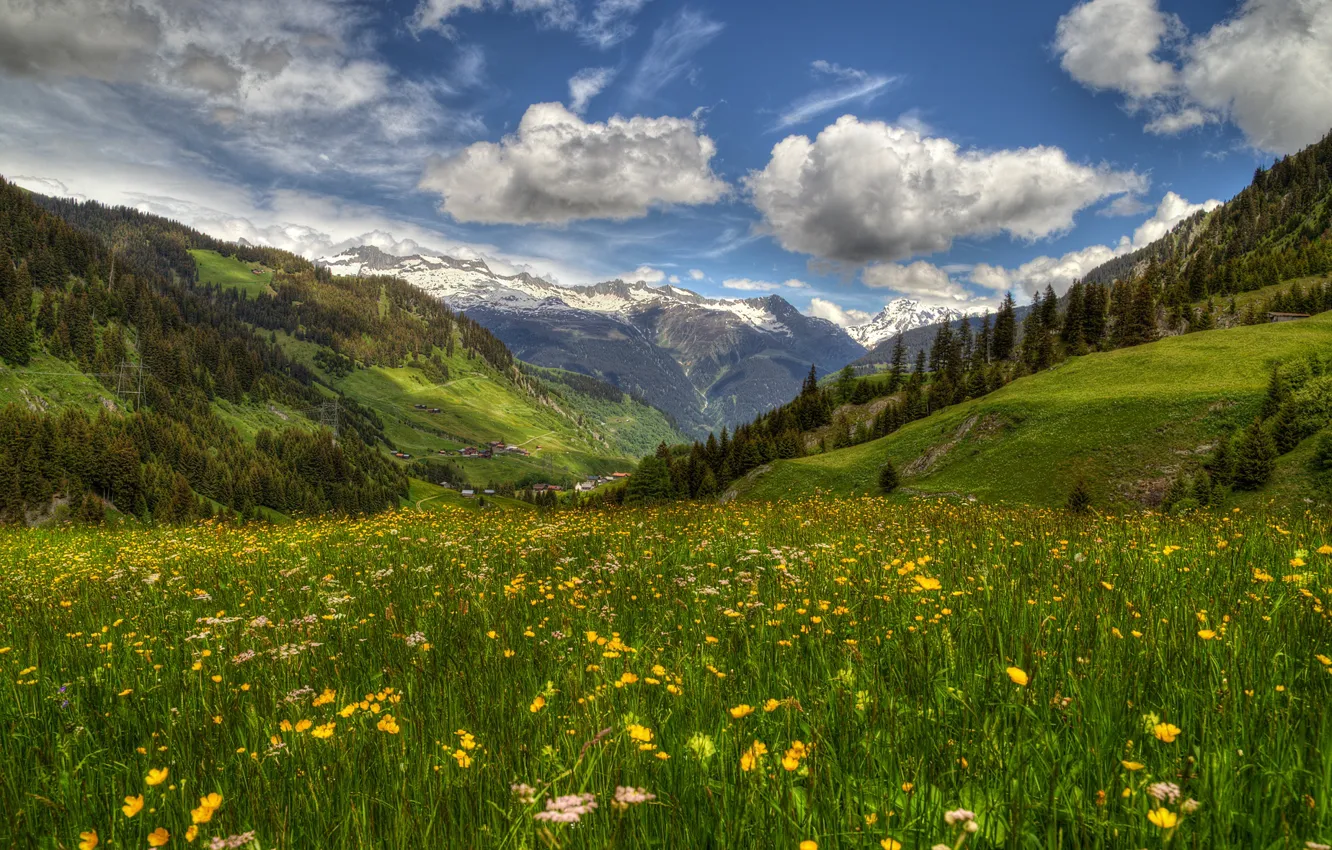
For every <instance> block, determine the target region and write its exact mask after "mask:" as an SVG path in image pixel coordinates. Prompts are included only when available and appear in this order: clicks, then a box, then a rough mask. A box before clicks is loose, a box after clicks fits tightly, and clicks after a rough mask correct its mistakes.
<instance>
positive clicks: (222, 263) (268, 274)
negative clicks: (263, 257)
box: [190, 248, 273, 298]
mask: <svg viewBox="0 0 1332 850" xmlns="http://www.w3.org/2000/svg"><path fill="white" fill-rule="evenodd" d="M190 256H191V257H194V261H195V263H197V264H198V266H199V282H200V283H202V284H204V285H205V286H220V287H222V288H223V289H230V290H237V291H240V292H244V293H245V294H246V295H247V296H249V297H250V298H257V297H259V296H260V295H265V294H272V291H273V290H272V288H271V286H270V285H271V284H272V283H273V270H272V269H270V268H268V267H266V266H264V265H263V264H262V263H246V262H242V261H241V260H239V259H237V258H236V257H227V256H223V255H222V254H219V253H218V252H217V251H206V250H202V249H197V248H196V249H194V250H192V251H190ZM256 272H257V273H256Z"/></svg>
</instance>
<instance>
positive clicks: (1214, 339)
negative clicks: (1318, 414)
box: [737, 314, 1332, 505]
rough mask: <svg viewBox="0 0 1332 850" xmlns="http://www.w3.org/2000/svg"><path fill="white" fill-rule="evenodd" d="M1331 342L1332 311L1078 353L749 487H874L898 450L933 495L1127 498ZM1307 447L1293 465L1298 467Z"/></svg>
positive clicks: (779, 491) (904, 465)
mask: <svg viewBox="0 0 1332 850" xmlns="http://www.w3.org/2000/svg"><path fill="white" fill-rule="evenodd" d="M1328 346H1332V314H1325V315H1321V316H1316V317H1314V318H1312V319H1308V320H1304V321H1300V322H1291V323H1285V324H1279V325H1258V326H1252V327H1242V328H1234V329H1230V330H1222V331H1210V332H1207V333H1199V334H1191V335H1188V336H1183V337H1172V338H1169V339H1165V340H1162V341H1160V342H1157V343H1154V344H1151V345H1145V346H1138V347H1135V348H1128V349H1121V350H1119V351H1112V352H1107V353H1102V354H1092V355H1088V356H1086V357H1080V358H1074V359H1072V360H1069V361H1066V362H1065V363H1062V364H1060V365H1059V366H1058V367H1056V368H1054V369H1051V370H1050V371H1048V372H1043V373H1041V374H1038V375H1033V376H1030V377H1027V378H1022V379H1020V380H1018V381H1014V382H1013V383H1012V384H1010V385H1008V386H1007V387H1004V388H1003V389H1001V390H999V391H998V392H996V393H993V394H991V395H990V396H987V397H986V398H982V399H977V400H975V401H970V402H967V403H965V404H961V405H957V406H955V407H952V408H949V409H947V410H945V411H943V412H941V413H937V414H935V415H933V416H930V417H929V418H927V419H924V420H921V421H918V422H914V423H912V424H911V425H908V426H907V427H905V428H903V429H902V430H901V431H899V432H897V433H896V434H892V435H890V436H888V437H885V438H883V439H881V440H876V441H874V442H871V443H866V444H863V445H860V446H855V447H852V448H849V449H843V450H841V451H836V452H831V453H829V454H826V455H817V456H813V457H808V458H802V459H800V460H795V461H779V462H777V463H776V464H774V465H773V467H772V469H771V470H770V471H768V472H767V473H766V474H764V475H760V476H757V477H756V478H754V479H753V480H751V481H748V482H743V483H742V484H741V485H739V487H738V488H737V489H738V491H739V492H740V494H741V495H742V496H744V497H746V498H758V499H773V498H789V497H792V496H799V495H808V494H811V493H814V492H816V491H818V492H826V493H838V494H845V493H853V492H858V493H864V492H869V491H871V490H872V489H873V488H874V487H875V478H876V475H877V472H878V469H879V467H880V466H881V465H882V464H883V461H884V459H885V458H891V459H892V461H893V463H894V464H896V465H897V466H898V468H899V470H902V471H904V473H905V474H904V476H903V485H904V487H907V488H910V489H912V490H917V491H921V492H925V493H948V492H953V493H961V494H968V495H975V496H977V497H978V498H981V499H985V500H988V501H1012V502H1029V503H1033V504H1038V505H1058V504H1061V503H1062V502H1063V501H1064V499H1065V497H1066V494H1067V492H1068V491H1069V489H1070V488H1071V487H1072V485H1073V482H1074V481H1075V480H1076V479H1077V478H1078V477H1079V476H1085V477H1086V478H1087V480H1088V482H1089V484H1090V485H1091V487H1092V491H1093V494H1094V497H1095V498H1096V499H1097V501H1098V502H1101V503H1108V502H1114V501H1118V500H1121V499H1124V498H1126V497H1128V496H1130V495H1131V494H1132V492H1133V487H1134V486H1135V485H1137V484H1138V483H1140V482H1145V481H1150V480H1154V479H1156V480H1159V479H1161V478H1163V477H1166V476H1169V475H1170V474H1171V473H1172V472H1173V471H1174V469H1175V468H1176V467H1177V466H1178V464H1179V463H1180V461H1181V459H1182V457H1183V455H1182V454H1180V453H1181V452H1196V451H1199V450H1200V449H1201V448H1202V447H1204V446H1206V445H1208V444H1209V443H1210V442H1211V440H1212V439H1213V438H1214V437H1215V436H1216V435H1217V434H1218V433H1220V432H1221V431H1222V430H1224V429H1229V428H1235V427H1238V426H1241V425H1243V424H1245V423H1247V422H1248V421H1249V420H1250V418H1251V417H1252V416H1253V415H1254V414H1255V413H1256V410H1257V407H1258V404H1259V402H1260V400H1261V398H1262V394H1263V392H1264V389H1265V387H1266V384H1267V378H1268V373H1269V371H1270V369H1271V366H1272V364H1273V363H1275V362H1276V361H1278V360H1282V359H1286V358H1289V357H1294V356H1297V355H1300V354H1302V353H1305V352H1308V351H1311V350H1315V349H1316V348H1322V349H1323V350H1326V348H1327V347H1328ZM973 418H974V422H973V423H972V428H971V430H970V432H969V433H967V434H966V435H965V436H963V437H962V438H961V439H959V440H957V441H956V444H955V445H953V446H952V448H951V449H950V450H948V451H947V452H946V453H944V454H943V455H942V456H941V457H939V458H938V459H937V460H936V461H935V462H934V463H933V464H932V465H930V466H929V467H928V468H927V469H925V470H924V471H912V470H911V469H910V465H911V464H912V462H913V461H917V460H918V459H920V458H921V457H922V456H923V455H925V454H926V452H928V451H930V450H931V449H936V448H937V447H940V446H943V445H946V444H948V443H950V442H952V441H953V440H954V439H955V438H956V435H957V434H958V433H959V431H960V430H961V426H963V425H964V424H965V423H967V422H968V421H970V420H973ZM1301 450H1307V447H1305V446H1302V447H1301V449H1300V450H1297V452H1294V453H1292V457H1290V458H1284V459H1283V463H1282V466H1281V469H1283V470H1291V471H1293V470H1294V468H1295V467H1296V466H1297V459H1296V458H1294V455H1297V454H1298V453H1299V451H1301ZM1275 486H1276V485H1274V487H1275Z"/></svg>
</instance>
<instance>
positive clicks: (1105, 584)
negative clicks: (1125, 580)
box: [1101, 581, 1115, 590]
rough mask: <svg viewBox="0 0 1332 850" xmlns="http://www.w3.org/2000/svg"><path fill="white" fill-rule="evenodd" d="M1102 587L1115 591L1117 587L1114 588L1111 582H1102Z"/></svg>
mask: <svg viewBox="0 0 1332 850" xmlns="http://www.w3.org/2000/svg"><path fill="white" fill-rule="evenodd" d="M1101 587H1104V588H1105V589H1106V590H1114V589H1115V586H1114V585H1113V584H1111V583H1110V582H1108V581H1103V582H1101Z"/></svg>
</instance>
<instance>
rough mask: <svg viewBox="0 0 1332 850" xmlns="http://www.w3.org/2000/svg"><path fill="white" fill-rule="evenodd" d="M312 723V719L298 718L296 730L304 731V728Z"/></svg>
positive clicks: (307, 727)
mask: <svg viewBox="0 0 1332 850" xmlns="http://www.w3.org/2000/svg"><path fill="white" fill-rule="evenodd" d="M313 725H314V721H313V720H298V721H296V731H297V732H304V731H305V730H306V729H309V728H310V727H311V726H313Z"/></svg>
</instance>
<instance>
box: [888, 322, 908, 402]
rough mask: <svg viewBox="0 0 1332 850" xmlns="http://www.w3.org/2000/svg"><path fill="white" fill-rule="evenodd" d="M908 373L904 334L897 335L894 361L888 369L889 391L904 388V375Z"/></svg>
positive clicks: (894, 346) (893, 391)
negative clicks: (903, 340)
mask: <svg viewBox="0 0 1332 850" xmlns="http://www.w3.org/2000/svg"><path fill="white" fill-rule="evenodd" d="M904 374H906V345H905V344H904V343H903V342H902V335H901V334H898V335H897V341H896V342H895V343H893V362H892V367H891V368H890V369H889V370H888V392H889V393H895V392H897V391H898V390H899V389H901V388H902V376H903V375H904Z"/></svg>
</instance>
